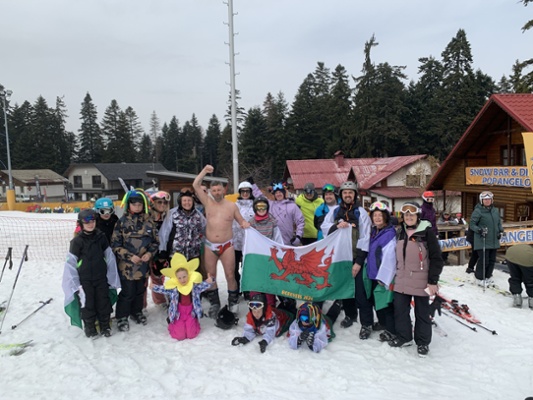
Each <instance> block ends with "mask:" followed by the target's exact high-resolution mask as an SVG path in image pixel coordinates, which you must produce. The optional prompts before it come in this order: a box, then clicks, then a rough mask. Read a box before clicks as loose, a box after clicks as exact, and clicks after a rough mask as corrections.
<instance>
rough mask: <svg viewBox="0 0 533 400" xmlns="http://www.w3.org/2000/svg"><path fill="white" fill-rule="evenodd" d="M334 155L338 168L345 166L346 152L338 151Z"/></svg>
mask: <svg viewBox="0 0 533 400" xmlns="http://www.w3.org/2000/svg"><path fill="white" fill-rule="evenodd" d="M333 156H334V158H335V163H336V164H337V168H342V167H344V153H343V152H342V150H338V151H336V152H335V154H333Z"/></svg>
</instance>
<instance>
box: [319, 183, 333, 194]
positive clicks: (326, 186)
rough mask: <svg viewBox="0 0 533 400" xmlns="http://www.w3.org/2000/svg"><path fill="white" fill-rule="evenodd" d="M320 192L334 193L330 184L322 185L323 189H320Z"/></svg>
mask: <svg viewBox="0 0 533 400" xmlns="http://www.w3.org/2000/svg"><path fill="white" fill-rule="evenodd" d="M322 192H323V193H326V192H333V193H335V187H334V186H333V185H330V184H327V185H324V187H323V188H322Z"/></svg>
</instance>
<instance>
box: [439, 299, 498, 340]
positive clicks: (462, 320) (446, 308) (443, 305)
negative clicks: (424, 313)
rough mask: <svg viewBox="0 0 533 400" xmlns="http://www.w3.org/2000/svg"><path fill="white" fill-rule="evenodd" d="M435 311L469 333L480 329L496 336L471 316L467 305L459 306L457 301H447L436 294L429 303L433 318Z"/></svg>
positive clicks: (494, 332) (495, 333)
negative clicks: (467, 329)
mask: <svg viewBox="0 0 533 400" xmlns="http://www.w3.org/2000/svg"><path fill="white" fill-rule="evenodd" d="M435 311H436V312H437V313H438V314H439V315H442V314H444V315H445V316H447V317H449V318H451V319H453V320H455V321H456V322H458V323H459V324H461V325H463V326H465V327H467V328H469V329H470V330H471V331H474V332H477V331H478V330H477V328H481V329H484V330H486V331H488V332H490V333H492V334H493V335H497V334H498V333H497V332H496V331H495V330H493V329H490V328H488V327H487V326H485V325H483V324H482V323H481V321H480V320H479V319H477V318H476V317H475V316H474V315H472V313H471V312H470V308H469V307H468V305H466V304H460V303H459V301H457V300H451V299H447V298H446V297H444V296H443V295H441V294H437V295H436V296H435V299H434V300H433V302H432V303H431V315H432V316H433V317H434V316H435Z"/></svg>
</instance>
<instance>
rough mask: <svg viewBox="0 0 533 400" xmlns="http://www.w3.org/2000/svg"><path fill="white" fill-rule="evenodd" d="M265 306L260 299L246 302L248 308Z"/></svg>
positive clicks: (258, 308) (255, 308) (256, 308)
mask: <svg viewBox="0 0 533 400" xmlns="http://www.w3.org/2000/svg"><path fill="white" fill-rule="evenodd" d="M264 306H265V303H263V302H262V301H250V302H249V303H248V308H249V309H250V310H260V309H262V308H263V307H264Z"/></svg>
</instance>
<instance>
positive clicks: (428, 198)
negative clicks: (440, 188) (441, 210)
mask: <svg viewBox="0 0 533 400" xmlns="http://www.w3.org/2000/svg"><path fill="white" fill-rule="evenodd" d="M422 199H424V201H427V202H428V203H433V202H434V201H435V193H433V192H431V191H429V190H428V191H426V192H424V193H422Z"/></svg>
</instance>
